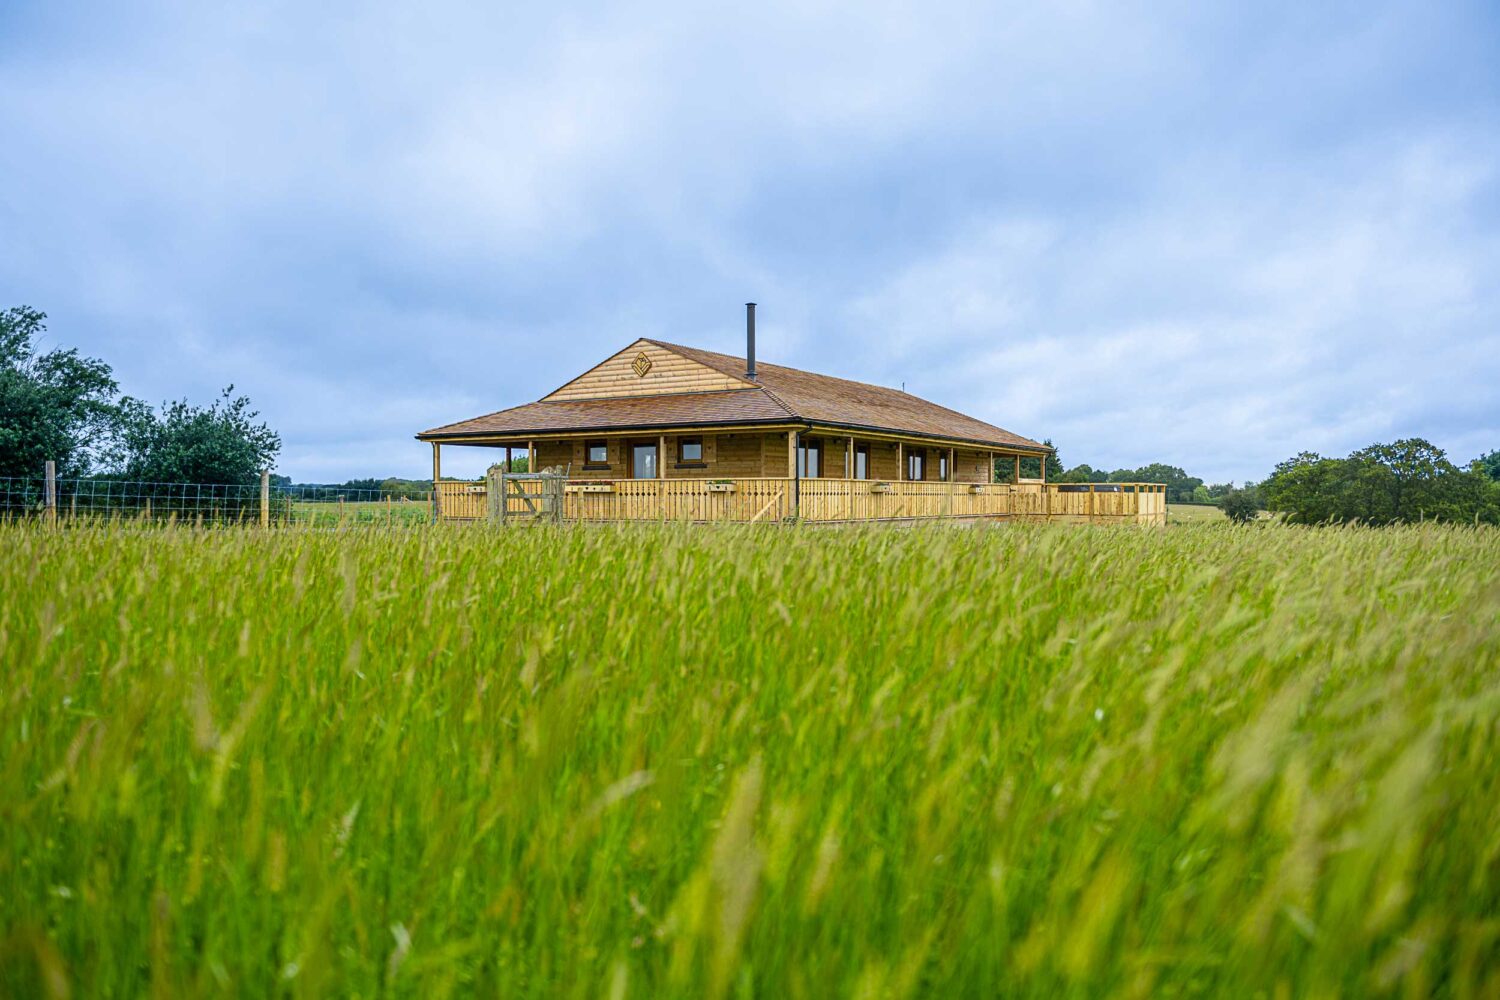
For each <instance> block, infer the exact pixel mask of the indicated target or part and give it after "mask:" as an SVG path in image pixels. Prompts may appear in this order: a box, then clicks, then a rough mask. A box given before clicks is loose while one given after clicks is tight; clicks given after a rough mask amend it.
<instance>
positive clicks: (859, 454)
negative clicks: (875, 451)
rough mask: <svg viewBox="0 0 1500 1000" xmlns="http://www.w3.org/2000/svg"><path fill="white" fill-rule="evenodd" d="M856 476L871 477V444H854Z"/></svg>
mask: <svg viewBox="0 0 1500 1000" xmlns="http://www.w3.org/2000/svg"><path fill="white" fill-rule="evenodd" d="M854 478H855V479H869V478H870V446H869V445H867V444H857V445H855V446H854Z"/></svg>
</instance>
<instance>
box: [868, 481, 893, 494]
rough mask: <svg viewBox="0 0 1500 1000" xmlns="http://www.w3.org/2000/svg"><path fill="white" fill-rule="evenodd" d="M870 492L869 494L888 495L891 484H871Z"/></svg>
mask: <svg viewBox="0 0 1500 1000" xmlns="http://www.w3.org/2000/svg"><path fill="white" fill-rule="evenodd" d="M870 492H871V493H889V492H891V484H890V483H871V484H870Z"/></svg>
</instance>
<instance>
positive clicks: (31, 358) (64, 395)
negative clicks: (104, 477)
mask: <svg viewBox="0 0 1500 1000" xmlns="http://www.w3.org/2000/svg"><path fill="white" fill-rule="evenodd" d="M46 319H47V314H46V313H43V312H38V311H37V310H35V309H31V308H29V307H27V306H17V307H15V308H13V309H7V310H5V311H4V312H0V476H39V475H41V473H42V469H43V466H44V464H45V463H46V462H47V461H48V460H51V461H54V462H56V463H57V471H58V474H59V475H61V476H79V475H84V474H86V473H88V472H89V471H90V470H91V468H92V467H93V465H94V461H95V458H96V457H97V455H98V454H99V452H100V451H101V450H102V449H104V448H105V447H107V445H108V443H109V440H110V438H111V437H112V435H113V434H114V432H115V429H116V427H117V422H118V419H119V415H120V410H119V407H118V404H117V403H116V401H115V396H116V393H117V392H118V390H119V386H118V385H116V383H115V380H114V378H113V377H112V375H111V372H110V367H109V365H107V364H105V363H104V362H103V361H100V360H98V359H97V358H85V357H81V356H80V355H79V354H78V351H77V350H76V349H68V350H61V349H59V350H54V351H49V352H47V353H46V354H38V353H37V350H38V343H37V342H38V340H39V339H40V338H41V336H42V334H43V333H44V332H45V331H46V329H47V326H46V322H45V321H46Z"/></svg>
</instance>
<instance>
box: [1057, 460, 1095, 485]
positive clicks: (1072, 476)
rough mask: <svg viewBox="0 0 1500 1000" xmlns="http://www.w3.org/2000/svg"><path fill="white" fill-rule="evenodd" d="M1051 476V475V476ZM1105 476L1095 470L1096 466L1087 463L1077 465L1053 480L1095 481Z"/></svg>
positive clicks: (1062, 481)
mask: <svg viewBox="0 0 1500 1000" xmlns="http://www.w3.org/2000/svg"><path fill="white" fill-rule="evenodd" d="M1049 478H1050V477H1049ZM1101 478H1103V474H1102V473H1099V472H1096V471H1094V467H1093V466H1091V465H1088V464H1087V463H1085V464H1082V465H1075V466H1073V467H1072V468H1071V469H1069V470H1068V471H1067V472H1064V473H1063V474H1062V475H1060V476H1058V477H1057V478H1056V479H1054V480H1053V482H1058V483H1094V482H1098V481H1099V480H1100V479H1101Z"/></svg>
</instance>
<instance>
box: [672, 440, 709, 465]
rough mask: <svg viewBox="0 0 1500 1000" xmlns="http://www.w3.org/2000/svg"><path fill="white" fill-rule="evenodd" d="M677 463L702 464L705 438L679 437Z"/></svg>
mask: <svg viewBox="0 0 1500 1000" xmlns="http://www.w3.org/2000/svg"><path fill="white" fill-rule="evenodd" d="M677 464H679V465H702V464H703V439H702V438H699V437H691V438H678V439H677Z"/></svg>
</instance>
